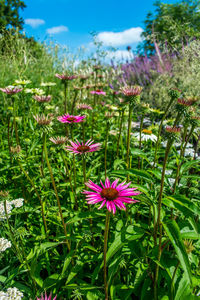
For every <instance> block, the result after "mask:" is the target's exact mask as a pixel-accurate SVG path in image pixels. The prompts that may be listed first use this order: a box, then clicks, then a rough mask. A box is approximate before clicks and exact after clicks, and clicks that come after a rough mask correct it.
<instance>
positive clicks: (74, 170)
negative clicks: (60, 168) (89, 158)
mask: <svg viewBox="0 0 200 300" xmlns="http://www.w3.org/2000/svg"><path fill="white" fill-rule="evenodd" d="M73 175H74V195H75V199H74V200H75V207H74V208H75V210H78V203H77V196H76V166H75V154H73Z"/></svg>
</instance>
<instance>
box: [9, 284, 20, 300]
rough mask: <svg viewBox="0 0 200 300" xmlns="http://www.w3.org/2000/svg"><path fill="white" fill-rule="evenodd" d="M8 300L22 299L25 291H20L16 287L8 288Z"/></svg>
mask: <svg viewBox="0 0 200 300" xmlns="http://www.w3.org/2000/svg"><path fill="white" fill-rule="evenodd" d="M7 294H8V300H21V298H22V297H23V293H22V292H20V291H19V290H18V289H17V288H16V287H14V288H8V289H7Z"/></svg>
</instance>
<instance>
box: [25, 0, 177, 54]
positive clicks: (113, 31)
mask: <svg viewBox="0 0 200 300" xmlns="http://www.w3.org/2000/svg"><path fill="white" fill-rule="evenodd" d="M154 2H155V1H154V0H140V1H139V0H120V1H119V0H118V1H117V0H101V1H100V0H29V1H28V0H27V1H26V0H25V3H26V5H27V8H25V9H24V11H22V12H21V16H22V17H23V19H24V20H25V25H24V29H25V32H26V34H27V35H28V36H34V37H35V38H36V39H37V40H40V41H48V40H49V39H51V40H52V39H53V41H55V42H58V43H59V44H61V45H66V46H68V47H69V48H70V49H71V51H76V49H77V47H80V46H85V47H86V48H89V47H92V46H91V41H92V38H91V35H90V32H91V31H95V32H96V33H97V34H98V39H99V41H102V42H103V43H104V44H105V46H109V45H111V46H114V47H115V48H117V49H120V51H122V50H125V49H126V47H127V45H131V46H132V47H133V48H135V47H136V45H137V44H138V42H139V41H140V33H141V32H142V28H143V27H144V23H143V21H144V20H145V18H146V15H147V13H148V12H149V11H153V10H154V6H153V3H154ZM162 2H164V3H175V2H177V0H168V1H167V0H163V1H162Z"/></svg>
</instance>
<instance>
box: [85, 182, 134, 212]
mask: <svg viewBox="0 0 200 300" xmlns="http://www.w3.org/2000/svg"><path fill="white" fill-rule="evenodd" d="M118 181H119V179H116V180H115V181H114V182H113V183H112V184H111V183H110V181H109V179H108V178H106V181H105V186H104V185H103V183H102V181H100V183H101V185H102V186H99V185H97V184H95V183H94V182H92V181H91V180H89V181H88V182H87V183H86V185H87V186H88V187H89V188H90V189H92V190H93V191H95V192H90V191H86V190H85V191H83V194H86V195H87V196H86V197H87V201H88V204H96V203H99V202H101V205H100V207H99V208H98V209H100V208H102V207H103V206H104V205H105V204H106V207H107V209H108V211H110V212H111V211H112V212H113V214H115V212H116V206H117V207H118V208H119V209H124V210H126V206H125V205H124V203H136V202H138V200H135V199H132V198H129V196H136V195H139V194H140V192H138V191H136V188H128V187H129V185H130V184H131V182H129V183H127V184H125V183H126V182H122V183H120V184H119V185H117V183H118Z"/></svg>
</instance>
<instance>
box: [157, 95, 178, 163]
mask: <svg viewBox="0 0 200 300" xmlns="http://www.w3.org/2000/svg"><path fill="white" fill-rule="evenodd" d="M173 101H174V98H172V99H171V100H170V102H169V104H168V106H167V108H166V110H165V113H164V115H163V117H162V119H161V122H160V126H159V129H158V135H157V141H156V147H155V155H154V163H153V169H154V167H155V164H156V162H157V152H158V146H159V141H160V134H161V130H162V126H163V122H164V120H165V117H166V115H167V113H168V111H169V108H170V106H171V105H172V103H173Z"/></svg>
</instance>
